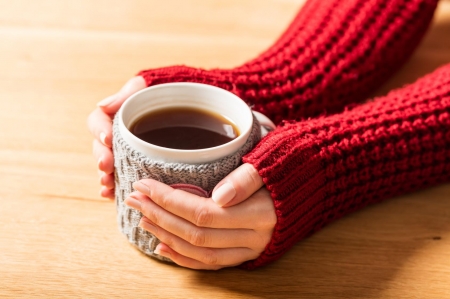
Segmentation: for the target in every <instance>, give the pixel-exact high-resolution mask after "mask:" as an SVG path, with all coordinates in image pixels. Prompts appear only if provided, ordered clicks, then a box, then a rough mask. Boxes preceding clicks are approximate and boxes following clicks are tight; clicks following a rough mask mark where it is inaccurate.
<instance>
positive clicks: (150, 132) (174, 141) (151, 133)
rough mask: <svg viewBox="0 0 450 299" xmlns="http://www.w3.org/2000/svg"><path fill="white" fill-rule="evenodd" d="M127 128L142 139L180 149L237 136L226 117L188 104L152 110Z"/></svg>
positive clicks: (218, 143) (225, 140)
mask: <svg viewBox="0 0 450 299" xmlns="http://www.w3.org/2000/svg"><path fill="white" fill-rule="evenodd" d="M130 131H131V133H133V134H134V135H135V136H137V137H138V138H140V139H142V140H144V141H145V142H148V143H151V144H154V145H157V146H161V147H166V148H172V149H179V150H197V149H204V148H211V147H215V146H219V145H222V144H225V143H228V142H230V141H232V140H233V139H235V138H237V137H238V136H239V131H238V129H237V126H236V125H235V124H234V123H233V122H231V121H230V120H229V119H227V118H226V117H224V116H222V115H220V114H217V113H214V112H211V111H208V110H203V109H197V108H191V107H173V108H164V109H160V110H154V111H151V112H149V113H147V114H144V115H143V116H141V117H140V118H138V119H137V120H136V121H135V122H134V123H132V125H131V127H130Z"/></svg>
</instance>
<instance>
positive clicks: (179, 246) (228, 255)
mask: <svg viewBox="0 0 450 299" xmlns="http://www.w3.org/2000/svg"><path fill="white" fill-rule="evenodd" d="M139 226H140V227H142V228H143V229H145V230H147V231H149V232H151V233H152V234H154V235H155V236H156V237H157V238H158V239H159V240H161V242H163V243H164V244H166V245H167V246H169V247H170V248H171V249H173V250H175V251H176V252H177V253H179V254H181V255H183V256H185V257H188V258H191V259H194V260H197V261H199V262H202V263H204V264H207V265H212V266H217V265H222V266H226V265H234V264H237V263H242V262H244V261H247V260H252V259H255V258H257V257H258V256H259V254H260V252H261V251H262V250H263V249H264V247H262V248H261V250H259V251H255V250H253V249H250V248H245V247H241V248H239V247H234V248H209V247H198V246H194V245H192V244H190V243H188V242H186V241H185V240H183V239H181V238H179V237H177V236H174V235H172V234H171V233H169V232H167V231H166V230H164V229H163V228H161V227H157V226H156V225H155V224H154V223H152V222H151V221H148V219H145V218H144V219H141V222H140V223H139Z"/></svg>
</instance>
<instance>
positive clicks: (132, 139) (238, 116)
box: [118, 82, 275, 164]
mask: <svg viewBox="0 0 450 299" xmlns="http://www.w3.org/2000/svg"><path fill="white" fill-rule="evenodd" d="M173 107H179V108H181V107H183V108H197V109H203V110H209V111H211V112H214V113H217V114H221V115H223V116H224V117H226V118H228V119H229V120H231V121H232V122H233V123H234V124H235V125H236V126H237V128H238V130H239V132H240V134H239V136H238V137H237V138H235V139H233V140H231V141H230V142H227V143H225V144H222V145H219V146H216V147H211V148H204V149H198V150H179V149H172V148H166V147H161V146H157V145H154V144H150V143H148V142H145V141H143V140H142V139H139V138H138V137H136V136H135V135H134V134H133V133H131V132H130V130H129V128H130V127H131V125H132V124H133V123H134V122H135V121H136V120H137V119H139V118H140V117H142V116H143V115H144V114H147V113H149V112H151V111H155V110H160V109H165V108H173ZM253 115H255V117H256V118H257V119H258V121H259V123H260V124H261V133H262V135H265V134H267V132H268V131H270V130H273V129H274V128H275V125H274V124H273V122H272V121H270V119H268V118H267V117H266V116H264V115H262V114H261V113H258V112H256V111H253V112H252V110H251V109H250V108H249V107H248V105H247V104H246V103H245V102H244V101H243V100H242V99H240V98H239V97H238V96H236V95H235V94H233V93H231V92H229V91H226V90H224V89H222V88H219V87H215V86H212V85H206V84H200V83H187V82H181V83H166V84H160V85H155V86H152V87H148V88H145V89H143V90H141V91H139V92H137V93H135V94H133V95H132V96H130V97H129V98H128V99H127V100H126V101H125V102H124V104H123V105H122V107H121V108H120V110H119V112H118V121H119V131H120V134H121V135H122V138H123V139H124V141H125V142H127V143H128V144H129V145H130V146H131V147H132V148H134V149H135V150H137V151H139V152H141V153H142V154H144V155H146V156H148V157H151V158H152V159H153V160H155V161H160V162H174V163H190V164H197V163H207V162H212V161H215V160H218V159H220V158H222V157H225V156H228V155H231V154H233V153H234V152H236V151H238V150H239V149H240V148H241V147H242V146H243V145H244V144H245V142H246V141H247V139H248V137H249V135H250V133H251V130H252V126H253Z"/></svg>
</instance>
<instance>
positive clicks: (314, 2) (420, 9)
mask: <svg viewBox="0 0 450 299" xmlns="http://www.w3.org/2000/svg"><path fill="white" fill-rule="evenodd" d="M436 4H437V0H345V1H343V0H326V1H324V0H308V1H307V2H306V4H305V5H304V6H303V7H302V9H301V10H300V11H299V13H298V14H297V16H296V17H295V19H294V20H293V21H292V23H291V24H290V26H289V27H288V28H287V30H286V31H285V32H284V34H283V35H282V36H281V37H280V38H279V39H278V41H277V42H275V43H274V44H273V45H272V46H271V47H270V48H269V49H267V50H266V51H265V52H264V53H262V54H261V55H260V56H258V57H257V58H255V59H253V60H251V61H249V62H247V63H245V64H244V65H242V66H240V67H236V68H233V69H226V70H225V69H213V70H204V69H198V68H191V67H186V66H173V67H165V68H158V69H151V70H145V71H142V72H140V73H139V75H141V76H143V77H144V79H145V80H146V82H147V85H149V86H150V85H154V84H160V83H167V82H198V83H205V84H211V85H215V86H219V87H221V88H224V89H227V90H229V91H231V92H233V93H235V94H237V95H238V96H239V97H241V98H242V99H243V100H244V101H246V102H247V103H248V104H249V105H251V106H252V108H253V109H254V110H256V111H259V112H261V113H263V114H265V115H266V116H268V117H269V118H270V119H272V120H273V121H274V122H275V123H279V122H281V121H282V120H285V119H299V118H307V117H312V116H317V115H320V114H323V113H324V112H325V111H326V112H337V111H340V110H342V108H343V107H344V106H345V105H347V104H349V103H351V102H357V101H361V100H363V99H365V98H366V96H367V95H368V94H369V93H370V92H372V91H373V90H374V89H375V88H376V87H378V86H380V85H381V84H382V83H383V82H384V81H385V80H386V79H387V78H389V76H390V75H391V74H393V73H394V72H395V71H396V70H397V69H398V68H399V67H400V66H401V65H402V64H403V63H404V62H405V61H406V60H407V58H408V57H409V56H410V55H411V53H412V52H413V50H414V49H415V48H416V46H417V44H418V43H419V41H420V40H421V38H422V36H423V35H424V33H425V31H426V29H427V28H428V25H429V23H430V21H431V19H432V16H433V13H434V10H435V8H436Z"/></svg>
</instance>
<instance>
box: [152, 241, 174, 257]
mask: <svg viewBox="0 0 450 299" xmlns="http://www.w3.org/2000/svg"><path fill="white" fill-rule="evenodd" d="M161 247H162V245H161V243H159V244H158V245H157V246H156V248H155V250H154V251H153V252H154V253H156V254H159V255H162V256H164V257H167V258H171V255H170V252H167V251H162V250H161Z"/></svg>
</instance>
